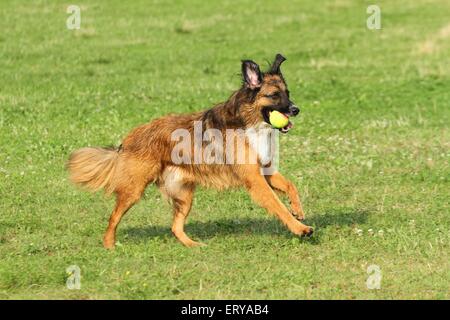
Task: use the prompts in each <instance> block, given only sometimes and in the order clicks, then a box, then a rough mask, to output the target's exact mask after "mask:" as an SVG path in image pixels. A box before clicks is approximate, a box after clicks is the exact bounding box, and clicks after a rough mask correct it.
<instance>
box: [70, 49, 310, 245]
mask: <svg viewBox="0 0 450 320" xmlns="http://www.w3.org/2000/svg"><path fill="white" fill-rule="evenodd" d="M285 60H286V59H285V58H284V57H283V56H282V55H281V54H277V55H276V57H275V59H274V61H273V63H272V64H271V65H270V66H269V70H268V71H266V72H261V71H260V67H259V65H258V64H257V63H255V62H254V61H252V60H243V61H242V67H241V71H242V80H243V81H242V86H241V87H240V88H239V89H238V90H237V91H235V92H234V93H233V94H232V95H231V96H230V97H229V99H228V100H227V101H225V102H223V103H220V104H217V105H215V106H213V107H212V108H211V109H209V110H206V111H202V112H195V113H192V114H187V115H186V114H182V115H177V114H170V115H167V116H164V117H161V118H158V119H155V120H153V121H152V122H150V123H148V124H145V125H142V126H139V127H137V128H135V129H134V130H132V131H131V132H130V133H129V134H128V136H127V137H126V138H125V139H124V140H123V142H122V144H121V145H120V146H119V147H118V148H98V147H86V148H82V149H79V150H76V151H74V152H73V153H72V154H71V155H70V158H69V161H68V163H67V168H68V170H69V174H70V179H71V181H72V182H73V183H75V184H77V185H81V186H84V187H86V188H87V189H89V190H91V191H97V190H100V189H104V190H105V193H106V194H112V193H114V194H115V195H116V205H115V208H114V210H113V212H112V214H111V217H110V219H109V224H108V227H107V229H106V232H105V235H104V237H103V245H104V247H105V248H108V249H111V248H113V247H114V246H115V239H116V229H117V226H118V224H119V223H120V220H121V218H122V217H123V215H124V214H125V213H126V212H127V211H128V210H129V209H130V208H131V207H132V206H133V205H134V204H135V203H136V202H138V201H139V199H140V198H141V196H142V194H143V192H144V190H145V188H146V187H147V186H148V185H149V184H151V183H154V184H156V185H157V186H158V188H159V189H160V191H161V192H162V193H163V195H164V196H165V197H167V198H168V199H169V200H170V202H171V203H172V205H173V223H172V232H173V234H174V235H175V237H176V238H177V239H178V240H179V241H180V242H181V243H182V244H183V245H185V246H187V247H195V246H201V245H204V244H203V243H200V242H196V241H193V240H192V239H190V238H189V237H188V235H187V234H186V233H185V232H184V225H185V222H186V218H187V216H188V214H189V212H190V210H191V205H192V199H193V196H194V190H195V188H196V186H198V185H200V186H204V187H212V188H216V189H219V190H222V189H226V188H230V187H243V188H245V189H246V190H247V191H248V193H249V194H250V196H251V198H252V199H253V201H254V202H256V203H257V204H259V205H260V206H261V207H263V208H265V209H266V210H267V211H268V212H269V213H271V214H273V215H275V216H276V217H278V219H279V220H281V222H282V223H283V224H285V225H286V226H287V228H288V229H289V230H290V231H291V232H292V233H294V234H295V235H298V236H310V235H311V234H312V233H313V229H312V228H311V227H309V226H307V225H305V224H303V223H302V222H301V221H302V220H303V219H304V212H303V209H302V205H301V202H300V198H299V195H298V192H297V189H296V187H295V186H294V184H293V183H292V182H291V181H289V180H288V179H286V178H285V177H284V176H282V175H281V174H280V173H279V172H278V171H277V170H272V172H270V174H263V173H262V171H261V170H262V169H264V168H267V167H270V165H271V162H270V161H269V162H267V161H266V162H265V163H263V158H266V155H265V154H264V151H263V152H261V150H260V149H262V150H267V149H268V147H267V145H266V144H268V143H269V142H268V140H267V139H266V140H262V141H263V142H262V143H261V142H259V144H260V147H261V146H262V148H259V147H258V145H257V144H258V143H257V142H256V143H255V141H256V140H255V139H254V138H252V136H251V135H249V134H247V133H246V132H245V130H248V129H254V130H262V129H264V130H266V131H267V132H273V131H274V130H275V129H273V128H272V127H271V125H270V113H271V112H272V111H274V110H276V111H278V112H280V113H282V114H284V115H285V116H286V117H288V118H289V117H294V116H296V115H297V114H298V113H299V111H300V110H299V109H298V107H297V106H296V105H295V104H294V103H293V102H292V101H291V100H290V96H289V90H288V87H287V85H286V81H285V79H284V77H283V75H282V73H281V70H280V65H281V64H282V63H283V61H285ZM291 127H292V123H291V122H290V121H289V122H288V124H287V125H286V126H285V127H283V128H280V129H279V131H280V132H282V133H287V132H288V131H289V129H291ZM207 130H213V131H212V132H215V133H218V134H222V135H225V136H226V139H225V140H226V141H225V143H228V145H232V146H239V147H238V148H237V150H238V151H239V152H237V153H236V152H235V153H234V154H231V155H230V154H229V153H228V152H227V153H226V155H227V159H226V161H225V162H214V160H215V159H214V158H216V159H217V158H220V157H214V156H217V155H219V154H220V155H222V156H223V155H224V154H225V152H224V151H223V147H221V146H219V143H218V142H214V143H211V144H210V145H209V146H208V145H206V144H205V141H203V140H200V143H198V141H197V143H196V142H195V141H194V142H192V140H190V141H188V142H187V143H185V144H184V146H185V147H186V146H187V148H185V149H184V151H185V152H184V154H183V156H182V157H176V155H177V152H174V150H176V149H177V147H179V144H180V141H178V140H177V139H174V132H182V133H185V134H186V133H187V135H188V137H187V138H190V137H194V135H195V134H196V131H198V132H200V134H201V133H204V132H205V131H207ZM198 132H197V133H198ZM230 132H231V134H229V133H230ZM225 133H226V134H225ZM179 140H180V139H179ZM188 140H189V139H188ZM194 140H195V137H194ZM222 143H223V141H222ZM211 145H213V146H214V147H218V148H215V149H214V150H215V152H211V153H210V154H209V156H206V157H205V158H206V159H204V160H205V161H203V162H202V161H195V160H196V159H194V158H195V157H196V154H195V153H196V151H197V153H198V154H200V155H202V152H203V151H205V149H206V148H210V147H211ZM178 149H180V148H178ZM210 149H211V148H210ZM178 151H179V150H178ZM178 153H179V152H178ZM239 153H241V154H242V153H244V154H245V155H246V156H245V157H243V158H240V159H241V160H242V159H244V160H243V161H236V160H237V158H238V157H239V156H240V155H239ZM174 155H175V157H174ZM251 157H253V159H256V161H250V158H251ZM197 158H202V157H201V156H200V157H197ZM180 159H181V160H182V161H180ZM197 160H198V159H197ZM200 160H201V159H200ZM209 160H213V161H209ZM266 160H267V159H266ZM274 191H277V192H281V193H284V194H286V195H287V196H288V198H289V200H290V206H291V211H290V210H289V209H288V208H287V207H286V206H285V205H284V204H283V203H282V202H281V201H280V199H279V198H278V196H277V194H276V193H275V192H274Z"/></svg>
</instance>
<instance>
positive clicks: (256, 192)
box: [242, 166, 313, 236]
mask: <svg viewBox="0 0 450 320" xmlns="http://www.w3.org/2000/svg"><path fill="white" fill-rule="evenodd" d="M255 169H256V170H255ZM242 177H243V178H244V183H245V186H246V188H247V190H248V192H249V193H250V196H251V197H252V199H253V200H254V201H255V202H256V203H257V204H259V205H260V206H261V207H263V208H265V209H266V210H267V211H269V213H272V214H275V215H276V216H277V217H278V218H279V219H280V220H281V221H282V222H283V223H284V224H285V225H286V226H287V227H288V229H289V230H290V231H291V232H293V233H294V234H296V235H299V236H302V235H308V236H309V235H311V234H312V233H313V229H312V228H311V227H309V226H306V225H304V224H303V223H301V222H300V221H298V220H297V219H295V218H294V216H293V215H292V214H291V213H290V212H289V210H288V209H287V208H286V206H285V205H284V204H283V203H282V202H281V201H280V199H279V198H278V197H277V195H276V194H275V192H274V191H273V190H272V188H271V187H270V186H269V184H268V183H267V181H266V179H265V178H264V177H263V176H262V175H261V174H260V173H259V167H257V166H252V167H247V168H245V170H244V172H243V175H242Z"/></svg>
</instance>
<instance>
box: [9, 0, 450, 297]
mask: <svg viewBox="0 0 450 320" xmlns="http://www.w3.org/2000/svg"><path fill="white" fill-rule="evenodd" d="M69 4H78V5H79V6H80V7H81V29H80V30H68V29H67V28H66V19H67V18H68V16H69V15H68V14H67V13H66V8H67V6H68V5H69ZM369 4H372V2H368V1H352V0H338V1H313V0H305V1H290V0H284V1H267V2H255V1H238V2H236V1H226V2H223V3H219V2H216V1H203V0H197V1H187V0H185V1H152V2H150V1H144V0H139V1H132V2H129V3H128V2H125V1H117V0H116V1H109V0H108V1H106V0H104V1H87V0H83V1H78V2H77V1H73V2H67V1H10V0H2V1H1V2H0V30H1V32H0V141H1V148H0V298H1V299H23V298H28V299H29V298H31V299H47V298H49V299H61V298H68V299H118V298H124V299H216V298H219V299H248V298H254V299H266V298H271V299H330V298H331V299H347V298H350V299H395V298H401V299H416V298H425V299H435V298H437V299H449V298H450V289H449V288H450V268H449V267H450V263H449V260H450V250H449V240H450V237H449V231H450V230H449V228H450V215H449V214H450V213H449V194H450V181H449V177H450V169H449V158H450V130H449V124H450V60H449V57H450V3H449V2H448V1H447V0H433V1H408V0H404V1H377V2H376V4H378V5H379V6H380V7H381V17H382V19H381V22H382V29H381V30H368V29H367V27H366V19H367V17H368V16H369V15H368V14H367V13H366V8H367V6H368V5H369ZM277 52H281V53H283V55H285V56H286V57H287V59H288V60H287V61H286V62H285V63H284V64H283V66H282V70H283V72H284V76H285V78H286V80H287V82H288V85H289V89H290V91H291V96H292V99H293V100H294V101H295V102H296V103H297V104H298V105H299V106H300V107H301V109H302V112H301V116H300V117H297V118H296V119H295V120H294V128H293V129H292V130H291V131H290V132H289V134H287V135H283V136H282V137H281V138H280V145H281V154H280V162H281V163H280V170H281V172H282V173H283V174H284V175H285V176H287V177H288V178H290V179H292V180H293V181H294V182H295V184H296V185H297V186H298V189H299V191H300V193H301V195H302V200H303V204H304V207H305V210H306V214H307V219H306V223H307V224H309V225H312V226H313V227H314V228H315V233H314V236H313V237H312V238H311V239H298V238H296V237H295V236H293V235H292V234H290V233H289V232H288V231H287V230H286V228H285V227H283V226H282V225H281V224H280V223H279V222H278V221H277V220H276V218H275V217H271V216H269V215H268V214H267V213H266V212H265V211H264V210H263V209H261V208H259V207H257V206H256V205H255V204H253V203H252V201H251V200H250V198H249V196H248V195H247V194H246V193H245V192H244V191H243V190H231V191H229V192H217V191H214V190H204V189H199V190H198V191H197V192H196V197H195V202H194V207H193V210H192V212H191V215H190V219H189V221H188V224H187V227H186V230H187V233H188V234H189V235H190V236H191V237H192V238H193V239H194V240H201V241H203V242H205V243H207V244H208V246H207V247H204V248H196V249H187V248H184V247H183V246H181V245H180V244H179V243H178V242H177V241H176V240H175V238H174V237H173V236H172V234H171V232H170V224H171V218H172V214H171V213H172V212H171V208H170V206H169V205H168V204H167V203H166V202H165V200H164V199H162V197H161V196H160V194H159V191H158V190H157V189H156V188H155V187H154V186H151V187H149V188H148V189H147V191H146V193H145V197H144V198H143V199H142V201H141V202H139V203H138V204H137V205H136V206H135V207H133V208H132V209H131V210H130V212H129V213H128V214H127V215H126V216H125V218H124V220H123V222H122V224H121V225H120V226H119V231H118V241H119V243H118V246H117V248H116V249H115V250H114V251H107V250H105V249H103V247H102V242H101V241H102V235H103V232H104V230H105V228H106V225H107V220H108V218H109V214H110V212H111V209H112V207H113V205H114V198H105V197H103V195H102V194H89V193H85V192H83V191H81V190H79V189H78V188H76V187H74V186H73V185H71V183H70V182H69V181H68V175H67V172H66V171H65V167H64V166H65V163H66V160H67V159H68V156H69V154H70V153H71V152H72V151H73V150H75V149H77V148H80V147H84V146H107V145H119V144H120V142H121V139H122V138H123V137H124V136H125V135H126V134H127V133H128V132H129V131H130V130H131V129H132V128H134V127H135V126H137V125H139V124H142V123H146V122H148V121H150V120H152V119H155V118H157V117H159V116H162V115H164V114H166V113H172V112H180V113H182V112H191V111H197V110H202V109H205V108H208V107H210V106H211V105H213V104H214V103H217V102H221V101H224V100H225V99H227V98H228V96H229V95H230V94H231V92H232V91H233V90H234V89H236V88H238V87H239V85H240V81H241V80H240V75H239V73H240V60H241V59H254V60H255V61H257V62H259V63H260V64H261V66H262V67H265V66H266V65H267V61H271V60H272V59H273V57H274V56H275V54H276V53H277ZM71 265H77V266H79V268H80V269H81V289H80V290H69V289H68V288H67V287H66V279H67V276H68V275H67V273H66V268H67V267H69V266H71ZM371 265H376V266H378V267H379V268H380V271H381V284H380V285H381V287H380V289H378V290H377V289H373V290H371V289H368V287H367V285H366V281H367V279H368V277H369V274H368V267H369V266H371ZM369 282H370V281H369Z"/></svg>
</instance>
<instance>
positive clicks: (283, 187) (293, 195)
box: [265, 172, 305, 220]
mask: <svg viewBox="0 0 450 320" xmlns="http://www.w3.org/2000/svg"><path fill="white" fill-rule="evenodd" d="M265 177H266V180H267V182H268V183H269V184H270V186H271V187H272V188H274V189H276V190H279V191H281V192H284V193H285V194H286V195H287V196H288V197H289V201H290V203H291V209H292V211H293V213H294V215H295V216H296V217H297V219H300V220H303V219H304V218H305V213H304V212H303V207H302V203H301V202H300V197H299V195H298V191H297V188H296V187H295V185H294V184H293V183H292V182H291V181H289V180H288V179H286V178H285V177H284V176H283V175H281V173H279V172H275V173H274V174H273V175H268V176H265Z"/></svg>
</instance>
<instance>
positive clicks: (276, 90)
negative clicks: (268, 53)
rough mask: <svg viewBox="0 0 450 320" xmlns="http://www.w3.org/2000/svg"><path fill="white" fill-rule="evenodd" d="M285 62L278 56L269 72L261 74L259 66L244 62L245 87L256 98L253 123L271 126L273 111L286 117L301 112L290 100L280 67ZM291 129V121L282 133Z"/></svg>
mask: <svg viewBox="0 0 450 320" xmlns="http://www.w3.org/2000/svg"><path fill="white" fill-rule="evenodd" d="M285 60H286V58H284V57H283V56H282V55H281V54H277V55H276V56H275V60H274V61H273V63H272V65H271V67H270V69H269V71H267V72H261V71H260V69H259V66H258V64H256V63H255V62H254V61H252V60H244V61H242V76H243V86H244V88H245V89H246V90H250V91H251V92H252V96H253V97H254V99H253V103H252V109H253V110H252V118H253V119H252V120H253V121H252V122H265V123H267V124H269V125H270V121H269V115H270V112H271V111H273V110H276V111H279V112H281V113H282V114H284V115H285V116H286V117H295V116H296V115H297V114H298V113H299V112H300V110H299V108H298V107H297V106H296V105H295V104H294V103H293V102H292V101H291V100H290V98H289V90H288V88H287V85H286V81H285V80H284V78H283V75H282V73H281V70H280V65H281V64H282V63H283V61H285ZM290 128H292V123H291V121H289V123H288V124H287V125H286V126H285V127H284V128H281V129H280V131H281V132H282V133H286V132H288V131H289V129H290Z"/></svg>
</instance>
